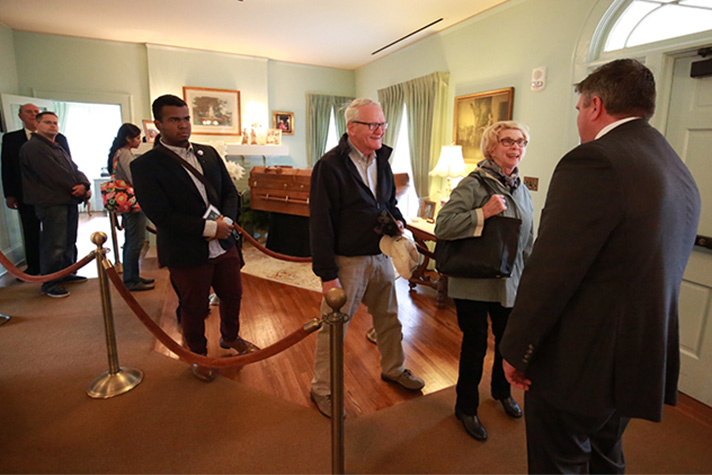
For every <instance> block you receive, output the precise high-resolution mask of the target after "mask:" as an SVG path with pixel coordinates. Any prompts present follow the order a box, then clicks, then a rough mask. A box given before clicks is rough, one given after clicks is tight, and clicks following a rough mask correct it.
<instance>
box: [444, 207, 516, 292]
mask: <svg viewBox="0 0 712 475" xmlns="http://www.w3.org/2000/svg"><path fill="white" fill-rule="evenodd" d="M521 227H522V220H521V219H519V218H510V217H507V216H499V215H495V216H491V217H490V218H488V219H487V220H486V221H485V225H484V228H483V229H482V236H480V237H472V238H465V239H455V240H452V241H447V240H443V239H438V242H437V244H436V245H435V268H436V269H437V270H438V272H440V273H441V274H445V275H447V276H452V277H465V278H470V279H501V278H503V277H509V276H510V275H512V268H513V267H514V259H515V258H516V257H517V250H518V248H519V232H520V230H521Z"/></svg>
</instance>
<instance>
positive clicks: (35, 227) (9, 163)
mask: <svg viewBox="0 0 712 475" xmlns="http://www.w3.org/2000/svg"><path fill="white" fill-rule="evenodd" d="M39 113H40V108H39V107H37V106H36V105H34V104H25V105H23V106H21V107H20V113H19V114H18V117H20V120H21V121H22V123H23V124H24V127H23V128H22V129H20V130H16V131H14V132H8V133H7V134H5V135H3V137H2V186H3V192H4V194H5V204H6V205H7V207H8V208H10V209H16V210H17V211H18V212H19V213H20V223H21V224H22V235H23V237H24V242H25V261H26V262H27V268H26V269H25V273H26V274H29V275H39V273H40V220H39V219H37V215H36V214H35V207H34V206H32V205H30V204H27V203H26V202H25V199H24V196H23V193H22V172H21V171H20V148H22V146H23V145H24V144H26V143H27V142H28V141H29V140H30V137H31V136H32V133H33V132H35V131H36V130H37V118H36V116H37V114H39ZM54 141H55V142H57V144H59V146H60V147H62V148H63V149H64V150H65V151H66V152H67V154H69V155H70V156H71V154H70V152H69V144H68V143H67V137H65V136H64V135H62V134H60V133H57V135H56V137H55V138H54Z"/></svg>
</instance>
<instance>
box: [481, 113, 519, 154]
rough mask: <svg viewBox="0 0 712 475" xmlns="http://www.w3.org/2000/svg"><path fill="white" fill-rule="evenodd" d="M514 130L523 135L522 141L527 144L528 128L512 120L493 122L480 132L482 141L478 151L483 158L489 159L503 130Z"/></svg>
mask: <svg viewBox="0 0 712 475" xmlns="http://www.w3.org/2000/svg"><path fill="white" fill-rule="evenodd" d="M509 129H514V130H518V131H520V132H521V133H522V134H523V135H524V139H525V140H526V141H527V142H529V127H527V126H526V125H524V124H520V123H519V122H516V121H514V120H503V121H500V122H495V123H494V124H492V125H490V126H489V127H487V128H486V129H485V131H484V132H482V141H481V142H480V150H482V155H484V157H485V158H488V159H491V158H492V152H493V151H494V149H495V148H496V147H497V144H498V143H499V133H500V132H501V131H503V130H509Z"/></svg>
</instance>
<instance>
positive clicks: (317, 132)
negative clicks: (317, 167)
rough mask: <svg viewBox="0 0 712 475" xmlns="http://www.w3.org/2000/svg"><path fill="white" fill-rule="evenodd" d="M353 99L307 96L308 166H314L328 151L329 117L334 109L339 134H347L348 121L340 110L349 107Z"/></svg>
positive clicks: (321, 95)
mask: <svg viewBox="0 0 712 475" xmlns="http://www.w3.org/2000/svg"><path fill="white" fill-rule="evenodd" d="M352 100H353V98H350V97H344V96H328V95H324V94H307V129H306V131H307V161H308V163H307V166H308V167H309V168H311V167H313V166H314V164H315V163H316V162H317V160H319V158H321V156H322V155H324V152H325V151H326V150H325V149H326V139H327V136H328V134H329V117H330V116H331V110H332V109H334V118H335V119H336V130H337V131H338V132H339V134H340V135H341V134H343V133H344V132H346V121H345V119H344V114H343V112H341V113H339V109H340V108H342V107H345V106H344V104H346V105H348V104H349V103H350V102H351V101H352Z"/></svg>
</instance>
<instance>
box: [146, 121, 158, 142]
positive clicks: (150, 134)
mask: <svg viewBox="0 0 712 475" xmlns="http://www.w3.org/2000/svg"><path fill="white" fill-rule="evenodd" d="M143 133H144V135H145V136H146V142H148V143H153V142H155V141H156V136H157V135H158V129H157V128H156V124H155V123H154V122H153V121H152V120H146V119H144V120H143Z"/></svg>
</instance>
